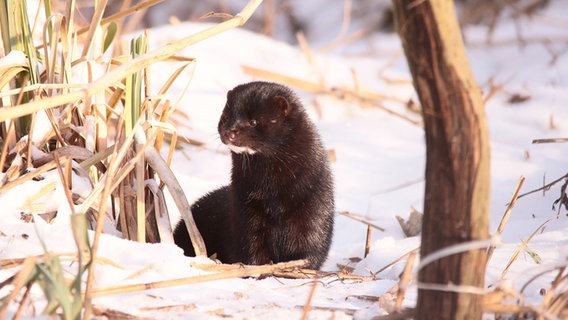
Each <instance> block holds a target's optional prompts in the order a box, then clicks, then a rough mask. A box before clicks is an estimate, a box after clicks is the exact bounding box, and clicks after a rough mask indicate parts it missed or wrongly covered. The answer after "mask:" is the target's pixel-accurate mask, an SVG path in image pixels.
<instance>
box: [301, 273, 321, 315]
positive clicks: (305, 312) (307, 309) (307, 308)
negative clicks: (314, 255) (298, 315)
mask: <svg viewBox="0 0 568 320" xmlns="http://www.w3.org/2000/svg"><path fill="white" fill-rule="evenodd" d="M318 283H319V282H318V281H314V282H313V283H312V290H310V295H309V296H308V301H306V304H305V305H304V308H303V311H302V320H307V319H308V315H309V314H310V310H311V308H312V301H313V299H314V296H315V294H316V288H317V287H318Z"/></svg>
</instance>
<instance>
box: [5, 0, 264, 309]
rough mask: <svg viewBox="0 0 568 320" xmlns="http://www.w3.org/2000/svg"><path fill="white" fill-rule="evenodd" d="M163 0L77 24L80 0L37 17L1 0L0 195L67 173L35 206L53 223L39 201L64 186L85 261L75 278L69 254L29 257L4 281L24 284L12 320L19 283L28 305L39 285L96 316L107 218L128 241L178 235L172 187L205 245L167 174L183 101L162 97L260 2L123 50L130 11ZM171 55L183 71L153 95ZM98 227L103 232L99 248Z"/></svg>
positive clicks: (41, 7)
mask: <svg viewBox="0 0 568 320" xmlns="http://www.w3.org/2000/svg"><path fill="white" fill-rule="evenodd" d="M157 2H159V1H155V0H148V1H142V2H139V3H138V4H136V5H135V6H132V7H123V8H122V10H121V11H120V12H119V13H117V14H114V15H111V16H108V17H106V18H104V19H103V15H104V12H105V8H106V4H107V1H105V0H98V1H95V2H94V8H93V13H92V19H91V20H90V24H89V25H87V26H84V27H81V26H80V25H78V24H76V23H75V16H76V14H77V12H76V2H75V1H59V2H56V1H42V2H39V3H38V7H37V9H36V10H37V11H35V15H34V16H29V13H28V7H27V3H26V1H21V0H8V1H4V2H2V3H0V23H1V24H2V25H1V29H2V34H1V35H2V47H1V51H0V52H1V54H0V57H1V58H0V75H1V76H0V90H1V91H0V147H1V154H0V168H1V169H2V174H1V176H0V178H1V181H0V192H2V193H4V192H7V191H9V190H11V189H13V188H17V187H19V186H21V185H22V184H24V183H26V182H29V181H30V180H31V179H41V176H42V175H43V174H45V173H47V172H50V171H56V172H58V175H59V177H60V183H53V184H49V185H48V186H47V187H45V188H44V189H42V190H41V191H40V193H39V194H32V195H30V196H29V201H28V202H29V205H30V206H33V208H34V211H35V212H36V213H38V214H39V216H41V217H42V218H45V219H46V220H48V221H50V220H52V219H53V218H54V217H56V216H57V215H58V214H61V212H42V210H46V209H45V208H43V209H42V207H41V206H38V205H35V206H34V203H35V201H36V200H38V199H40V198H41V197H42V196H45V195H49V194H51V193H52V192H54V191H55V190H56V189H57V188H60V190H61V189H62V190H63V192H64V193H65V195H66V198H67V201H68V203H69V211H70V213H71V217H72V221H73V226H74V227H73V229H74V232H75V233H76V234H75V239H76V244H77V255H76V257H75V259H77V261H78V262H79V263H78V265H79V270H78V271H79V272H78V273H77V274H76V275H75V278H74V280H73V281H72V284H71V285H69V284H68V282H67V280H66V279H65V277H64V276H63V271H62V269H61V264H60V260H59V259H60V257H59V256H57V255H52V254H50V253H47V252H46V254H45V255H44V256H42V257H29V258H26V259H25V260H23V261H21V264H20V265H21V266H23V269H22V270H21V271H20V272H19V273H18V274H17V275H15V276H14V277H12V278H10V279H8V280H7V281H6V282H5V283H4V284H6V283H11V284H12V285H14V287H15V288H14V290H13V291H12V294H10V295H9V296H8V297H6V298H5V299H4V301H3V303H2V309H0V310H1V314H0V317H2V318H3V315H4V314H5V312H6V310H7V305H8V304H9V303H10V302H11V301H12V300H13V299H14V297H15V295H16V294H18V293H19V292H20V289H21V288H27V290H26V293H25V294H24V298H23V299H22V300H23V301H22V302H21V305H24V301H25V300H26V297H27V295H28V294H29V289H30V287H31V285H32V284H33V283H35V282H37V283H39V284H40V285H41V287H42V288H43V290H44V292H45V294H46V296H47V297H48V300H49V305H48V308H47V309H46V312H47V313H54V312H56V311H57V310H62V314H63V315H64V317H65V318H66V319H71V318H74V319H76V318H78V317H80V315H81V310H82V309H83V308H85V309H86V311H87V312H90V298H91V296H92V292H91V288H92V283H93V275H94V271H93V270H94V267H95V263H93V261H94V259H95V258H96V254H97V249H98V241H99V238H100V234H101V233H103V232H104V225H105V223H110V225H112V226H113V227H114V228H116V229H117V230H120V231H121V232H122V235H123V237H124V238H127V239H131V240H137V241H149V242H159V241H172V240H171V238H172V235H171V227H170V221H169V218H168V214H167V207H166V204H165V202H164V196H163V189H164V187H167V188H168V189H169V191H170V193H171V194H172V196H173V198H174V200H175V203H176V205H177V206H178V208H179V210H180V212H181V213H182V216H183V217H184V219H185V220H186V222H189V223H188V228H189V229H190V230H189V231H190V235H191V238H192V241H193V243H194V247H195V249H196V252H197V253H199V254H206V252H205V246H204V245H203V241H202V239H201V236H200V235H199V232H198V231H197V229H196V227H195V224H194V223H192V222H193V219H192V217H191V212H190V210H189V204H188V203H187V200H186V197H185V195H184V193H183V190H182V189H181V187H180V186H179V184H178V183H177V181H176V179H175V176H174V175H173V173H172V172H171V171H170V169H169V165H168V164H169V162H170V161H171V157H172V153H173V151H174V147H175V145H176V140H177V135H176V130H175V127H174V126H173V125H171V123H170V121H169V120H170V117H171V115H172V113H173V112H175V109H176V105H175V103H173V102H172V101H170V100H169V99H167V98H164V97H165V93H166V92H167V91H168V89H169V88H170V87H171V85H172V84H173V82H174V81H188V80H187V79H178V77H179V76H180V74H182V71H184V70H185V69H187V68H188V67H190V66H191V65H192V63H193V61H194V60H193V59H192V58H191V57H183V56H178V55H177V53H178V52H179V51H180V50H182V49H183V48H185V47H187V46H190V45H192V44H194V43H196V42H198V41H201V40H203V39H206V38H209V37H211V36H214V35H215V34H218V33H220V32H222V31H225V30H227V29H230V28H234V27H237V26H240V25H242V24H244V23H245V22H246V20H247V19H248V18H249V17H250V15H251V14H252V13H253V12H254V10H255V9H256V8H257V7H258V5H259V4H260V2H261V1H251V2H250V3H249V4H248V5H247V6H246V7H245V8H244V9H243V11H242V12H241V13H240V15H238V16H236V17H234V18H231V19H228V20H226V21H224V22H222V23H219V24H218V25H216V26H213V27H211V28H209V29H206V30H204V31H203V32H200V33H198V34H194V35H187V37H185V38H183V39H181V40H177V41H174V42H172V43H169V44H167V45H165V46H163V47H161V48H158V49H155V50H150V49H149V48H148V38H147V35H146V34H145V33H143V34H141V35H140V36H138V37H135V38H133V39H131V40H130V42H129V45H127V46H123V44H122V41H121V38H122V34H121V32H120V31H121V30H122V29H123V25H122V24H123V19H124V17H126V16H128V15H129V14H132V13H134V12H136V11H138V10H142V9H145V8H147V7H149V6H151V5H153V4H155V3H157ZM53 8H62V11H61V12H59V11H56V10H54V9H53ZM166 62H175V63H176V64H175V65H176V66H177V69H175V70H174V71H173V72H172V74H171V76H170V77H169V79H168V80H167V81H166V82H165V83H164V84H162V85H161V87H160V89H159V90H158V91H157V92H155V91H154V90H153V88H155V86H154V87H151V86H150V83H151V79H150V73H149V72H148V68H149V67H150V65H155V64H160V63H166ZM40 123H41V124H43V126H42V125H39V124H40ZM38 128H45V129H38ZM165 140H168V141H167V142H169V143H170V151H169V155H168V157H167V159H163V158H162V157H161V155H160V154H159V153H158V150H161V148H162V146H163V145H164V142H165ZM75 177H82V178H84V179H88V181H89V184H90V188H89V190H88V192H86V193H85V192H79V191H78V190H77V188H75V185H74V183H73V182H74V178H75ZM28 202H27V203H28ZM107 225H108V224H107ZM88 228H90V229H92V230H95V236H94V239H93V242H92V243H89V241H88V237H87V229H88ZM85 273H86V274H87V282H86V284H85V285H83V286H82V284H81V279H82V275H83V274H85Z"/></svg>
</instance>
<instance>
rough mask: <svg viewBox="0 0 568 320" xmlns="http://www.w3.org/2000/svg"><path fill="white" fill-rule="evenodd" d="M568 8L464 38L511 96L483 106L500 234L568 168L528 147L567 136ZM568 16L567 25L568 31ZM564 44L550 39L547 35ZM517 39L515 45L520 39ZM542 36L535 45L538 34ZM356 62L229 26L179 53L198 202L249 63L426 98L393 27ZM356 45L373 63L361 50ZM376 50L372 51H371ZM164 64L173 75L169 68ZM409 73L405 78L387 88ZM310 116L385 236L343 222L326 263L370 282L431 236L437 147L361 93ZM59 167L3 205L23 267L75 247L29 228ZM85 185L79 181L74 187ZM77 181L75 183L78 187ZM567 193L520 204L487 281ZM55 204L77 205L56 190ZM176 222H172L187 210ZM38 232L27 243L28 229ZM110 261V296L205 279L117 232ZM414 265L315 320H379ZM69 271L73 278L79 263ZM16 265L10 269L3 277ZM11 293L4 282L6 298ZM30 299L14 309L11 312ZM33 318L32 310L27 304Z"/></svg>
mask: <svg viewBox="0 0 568 320" xmlns="http://www.w3.org/2000/svg"><path fill="white" fill-rule="evenodd" d="M566 9H568V6H566V4H565V3H563V2H562V1H553V2H552V4H551V6H550V7H549V8H548V9H547V10H545V11H544V12H542V13H540V14H538V15H537V16H536V17H533V19H531V20H528V19H521V20H520V22H521V23H520V26H521V33H522V35H523V36H525V37H526V39H527V43H526V44H525V45H524V46H520V45H518V43H516V40H517V38H516V32H517V31H516V30H515V24H514V23H513V22H504V23H502V24H500V25H499V26H498V28H497V30H496V31H495V34H494V36H493V38H492V39H493V44H492V45H490V44H488V43H487V41H486V40H487V34H486V29H485V28H481V27H470V28H468V29H467V30H466V32H465V36H466V39H467V41H468V45H469V46H468V53H469V55H470V63H471V65H472V68H473V70H474V73H475V75H476V77H477V79H478V82H479V83H480V85H481V87H482V89H483V90H484V92H485V93H487V92H489V91H490V85H489V83H490V79H492V81H493V83H494V84H495V85H502V86H503V88H502V89H501V90H500V91H498V92H497V93H496V95H495V96H493V97H492V98H491V99H490V100H489V101H488V103H487V105H486V111H487V115H488V118H489V124H490V133H491V143H492V200H491V233H493V232H494V231H495V230H496V228H497V225H498V224H499V221H500V219H501V216H502V215H503V213H504V211H505V205H506V203H507V202H508V201H509V199H510V197H511V195H512V193H513V190H514V188H515V186H516V184H517V181H518V179H519V177H520V176H525V177H526V182H525V184H524V187H523V189H522V191H521V192H526V191H530V190H533V189H536V188H539V187H541V186H542V185H543V179H546V181H547V182H550V181H552V180H554V179H556V178H558V177H560V176H563V175H564V174H566V172H567V171H568V166H567V165H566V164H567V159H568V145H566V144H558V143H557V144H536V145H535V144H531V141H532V140H533V139H537V138H555V137H568V108H567V107H566V105H565V104H566V101H568V78H567V77H568V56H567V54H566V51H567V48H568V45H567V40H568V34H567V32H566V30H568V25H567V24H568V23H566V22H565V20H562V19H563V18H562V16H561V15H562V12H565V10H566ZM559 22H560V23H559ZM204 27H206V25H204V24H192V23H186V24H181V25H178V26H165V27H160V28H155V29H153V30H152V31H151V32H150V37H151V39H152V40H153V44H152V47H154V48H155V47H157V46H160V45H163V44H165V43H167V42H168V41H171V40H174V39H178V38H181V37H183V36H186V35H189V34H192V33H195V32H196V31H198V30H200V29H202V28H204ZM547 38H550V39H562V38H563V39H564V41H563V42H561V41H558V40H557V41H552V42H546V41H541V40H544V39H547ZM509 40H514V41H511V42H510V43H509V42H508V41H509ZM537 40H538V41H537ZM345 51H348V53H345V52H344V53H335V54H321V55H319V54H316V55H315V62H314V63H311V62H309V60H308V59H307V58H306V56H305V54H304V53H303V52H302V51H301V50H300V49H298V48H296V47H292V46H290V45H287V44H284V43H280V42H275V41H273V40H271V39H268V38H265V37H263V36H260V35H257V34H254V33H251V32H248V31H244V30H232V31H229V32H227V33H224V34H222V35H219V36H217V37H214V38H211V39H208V40H206V41H204V42H202V43H199V44H197V45H194V46H192V47H190V48H188V49H187V50H185V51H184V52H181V53H180V54H181V55H185V56H191V57H196V58H197V63H196V65H195V68H194V70H193V72H191V73H190V72H187V75H186V77H187V78H189V77H191V78H192V80H191V84H190V87H189V91H188V92H187V94H186V95H185V96H184V97H183V99H182V101H181V102H180V105H179V108H180V109H181V110H182V111H183V112H185V113H187V114H188V115H189V116H190V118H189V121H188V122H187V126H180V127H178V129H179V131H180V133H182V134H183V135H187V136H190V137H193V138H197V139H200V140H202V141H205V142H206V145H205V147H203V148H195V147H185V149H184V150H183V152H180V151H178V152H177V153H176V154H175V157H174V161H173V165H172V169H173V171H174V172H175V173H176V175H177V178H178V179H179V180H180V182H181V184H182V186H183V187H184V188H185V191H186V193H187V197H188V198H189V200H190V202H193V201H194V200H196V199H197V198H199V197H200V196H201V195H203V194H204V193H205V192H207V191H210V190H212V189H213V188H215V187H217V186H220V185H222V184H225V183H227V182H228V177H229V170H230V157H229V153H228V151H227V150H226V148H225V147H224V146H223V145H222V144H221V142H220V141H219V139H218V135H217V133H216V126H217V122H218V119H219V116H220V113H221V110H222V107H223V105H224V99H225V93H226V91H227V90H229V89H231V88H232V87H234V86H235V85H237V84H239V83H243V82H246V81H250V80H253V79H255V78H253V77H251V76H250V75H247V74H245V73H244V72H243V69H242V65H246V66H253V67H257V68H262V69H267V70H270V71H274V72H277V73H282V74H286V75H288V76H293V77H297V78H301V79H306V80H310V81H313V82H317V81H319V79H323V80H324V82H325V84H326V86H327V87H345V88H353V86H354V76H353V75H354V74H355V75H356V78H357V80H358V81H359V85H360V86H361V87H362V88H364V89H365V90H368V91H371V92H376V93H381V94H386V95H389V96H394V97H397V98H399V99H402V100H408V99H414V100H416V98H415V94H414V91H413V88H412V86H411V84H410V74H409V72H408V69H407V67H406V62H405V59H404V55H403V52H402V49H401V47H400V43H399V40H398V38H397V36H396V35H395V34H382V33H377V34H375V35H373V36H372V37H370V39H368V41H365V42H363V43H359V44H355V45H352V46H351V47H350V49H349V50H345ZM358 52H359V53H360V54H358ZM363 53H364V54H363ZM164 66H165V65H164V64H158V65H156V66H154V67H153V69H152V71H153V75H152V76H153V78H152V81H153V83H156V84H157V83H160V82H162V81H164V80H165V79H166V78H167V77H168V76H169V75H170V73H171V70H173V69H172V68H169V67H168V66H166V67H167V68H166V67H164ZM164 71H165V72H164ZM390 80H402V81H395V82H393V81H390ZM183 87H184V84H183V83H181V82H179V83H178V85H177V87H175V88H174V89H173V90H172V91H171V92H170V95H171V96H172V98H173V99H172V100H173V101H175V100H176V99H175V97H177V96H178V95H179V94H180V93H181V92H182V90H183ZM298 93H299V95H300V96H301V97H302V99H303V101H304V103H305V105H306V107H307V108H308V109H309V111H310V113H311V114H312V115H313V119H314V121H315V122H316V123H317V125H318V127H319V129H320V132H321V135H322V137H323V140H324V142H325V144H326V147H327V148H328V149H332V150H334V151H335V153H336V156H337V160H336V161H335V162H334V163H333V171H334V174H335V179H336V206H337V210H338V211H349V212H351V213H353V214H356V215H359V216H361V217H362V218H364V219H366V220H369V221H371V222H372V223H374V224H377V225H379V226H381V227H384V228H385V229H386V231H385V232H379V231H374V232H373V238H372V246H371V252H370V254H369V256H367V257H366V258H364V259H362V260H361V261H360V262H353V261H351V260H350V258H363V252H364V244H365V234H366V226H365V225H363V224H362V223H359V222H356V221H353V220H351V219H348V218H346V217H344V216H341V215H338V216H337V220H336V228H335V235H334V241H333V245H332V248H331V252H330V255H329V259H328V261H327V262H326V264H325V265H324V267H323V268H322V269H323V270H326V271H337V270H338V266H337V264H342V265H349V266H352V267H354V268H355V271H354V273H355V274H359V275H370V274H371V273H375V272H377V271H378V270H380V269H381V268H382V267H383V266H385V265H387V264H389V263H391V262H393V261H394V260H395V259H397V258H398V257H400V256H402V255H403V254H405V253H407V252H409V251H411V250H412V249H414V248H416V247H418V246H419V237H413V238H406V237H405V236H404V235H403V232H402V230H401V229H400V227H399V225H398V223H397V221H396V220H395V216H396V215H401V216H403V217H407V216H408V214H409V212H410V210H411V208H412V207H414V208H417V209H418V210H421V208H422V201H423V188H424V181H423V176H424V163H425V145H424V134H423V130H422V129H421V128H420V127H419V126H417V125H415V124H412V123H410V122H409V121H406V120H403V119H401V118H399V117H396V116H393V115H391V114H388V113H386V112H385V111H383V110H381V109H379V108H373V107H371V108H364V107H363V106H361V105H360V104H358V103H356V102H354V101H350V100H340V99H337V98H335V97H331V96H318V95H313V94H309V93H306V92H302V91H298ZM514 94H519V95H527V96H529V97H530V99H529V100H527V101H525V102H522V103H518V104H511V103H509V102H508V99H509V98H510V97H511V96H512V95H514ZM384 105H385V106H386V107H388V108H391V109H394V110H396V111H398V112H400V113H402V114H404V115H406V116H407V117H409V118H411V119H415V120H418V119H419V116H418V115H417V114H414V113H412V112H410V111H408V110H406V109H405V107H404V106H403V105H402V104H401V103H399V102H396V101H391V100H387V101H385V102H384ZM55 180H57V174H56V173H55V174H53V175H46V179H45V180H43V181H40V182H35V181H34V182H29V183H27V184H26V185H25V186H23V187H22V188H17V189H13V190H11V191H10V192H8V193H5V194H1V195H0V203H2V205H3V206H4V209H3V210H2V211H3V212H2V219H1V222H0V259H9V258H21V257H25V256H28V255H37V254H41V253H43V249H42V246H41V245H40V242H39V239H43V241H45V243H46V245H47V248H48V249H49V250H51V251H54V252H74V251H75V246H74V243H73V240H72V235H71V232H70V231H69V224H68V220H67V217H66V216H63V215H62V216H63V217H62V218H57V219H55V223H54V224H52V225H48V224H45V223H42V222H41V221H42V220H41V219H36V221H38V223H37V224H36V225H35V226H34V225H32V224H29V223H24V222H23V221H21V219H20V212H22V211H26V212H29V206H28V207H27V208H28V209H26V210H21V208H22V206H23V203H24V201H25V199H26V198H27V197H28V196H29V195H30V194H33V193H35V192H34V190H39V189H40V188H41V187H42V186H43V185H45V184H46V183H48V182H49V181H55ZM76 184H77V185H79V181H77V183H76ZM74 185H75V183H74ZM559 195H560V184H558V185H555V186H553V187H552V188H551V189H550V190H549V191H547V192H546V193H545V194H544V195H543V193H542V192H538V193H534V194H532V195H529V196H526V197H523V198H521V199H519V201H518V203H517V205H516V207H515V208H514V210H513V213H512V216H511V218H510V220H509V222H508V224H507V226H506V228H505V231H504V234H503V237H502V240H503V241H504V244H503V245H502V246H501V247H499V248H498V249H497V250H496V252H495V254H494V256H493V259H492V260H491V263H490V265H489V268H488V272H487V285H492V284H495V281H496V280H497V279H498V278H499V276H500V274H501V272H502V271H503V270H504V269H505V266H506V264H507V262H508V260H509V259H510V257H511V255H512V254H513V252H514V251H515V250H516V249H517V248H518V247H519V245H520V244H521V240H523V239H527V238H528V237H529V236H530V235H531V234H532V233H533V232H534V231H535V230H537V228H538V227H539V226H540V225H541V224H542V223H544V222H545V221H546V220H547V219H550V218H553V217H556V214H557V213H556V211H554V210H552V209H551V207H552V203H553V201H554V200H555V199H556V198H558V197H559ZM50 199H51V200H49V201H47V200H42V201H46V204H48V205H52V206H54V207H56V208H57V207H58V206H61V208H63V207H65V206H66V205H67V204H66V202H64V201H59V202H58V199H62V198H61V197H60V196H59V197H58V196H57V195H55V196H51V198H50ZM560 213H561V214H560V215H559V216H558V218H555V219H552V220H551V221H549V222H548V223H547V224H546V225H545V227H544V228H543V230H541V231H540V232H538V235H536V236H535V237H534V238H533V239H532V240H531V241H530V243H529V245H528V246H529V248H530V249H531V250H532V251H533V252H535V253H537V254H538V256H540V258H541V259H542V262H541V263H540V264H537V263H536V262H535V261H534V260H533V258H531V257H530V256H529V255H528V254H526V253H525V252H523V253H522V254H521V256H520V257H519V258H518V259H517V260H516V261H515V263H514V264H513V265H512V267H511V270H510V271H509V273H508V275H507V277H506V279H507V280H509V281H510V282H509V283H508V284H510V285H511V286H512V287H513V288H515V289H517V290H520V289H521V288H522V286H523V285H524V284H525V283H527V281H528V280H529V279H531V278H532V277H534V276H536V275H537V274H539V273H541V272H542V271H544V270H547V269H548V268H550V267H551V266H554V265H556V264H558V263H562V262H564V263H565V262H566V257H567V255H568V232H567V230H568V220H567V218H566V210H564V209H562V210H561V211H560ZM174 215H175V213H174ZM24 234H25V235H27V236H29V237H24V236H23V235H24ZM99 255H100V256H102V257H104V258H106V259H108V260H109V261H112V264H111V263H102V264H101V265H99V266H98V267H97V275H96V286H97V287H99V288H106V287H112V286H119V285H124V284H132V283H145V282H151V281H160V280H168V279H176V278H182V277H190V276H195V275H199V274H204V273H205V272H204V271H201V270H199V269H195V268H191V267H190V266H189V264H190V263H191V262H192V261H195V260H196V259H192V258H187V257H184V256H183V255H182V252H181V249H178V248H177V247H176V246H175V245H172V244H139V243H134V242H130V241H126V240H121V239H119V238H116V237H114V236H110V235H105V236H104V237H103V238H102V243H101V248H100V249H99ZM201 262H206V261H204V260H203V259H201ZM404 265H405V260H402V261H400V262H398V263H396V264H395V265H394V266H392V267H390V268H388V269H386V270H385V271H383V272H382V273H380V274H377V275H376V276H377V278H378V279H379V280H376V281H372V282H363V283H357V282H351V281H343V282H342V281H336V279H335V278H326V279H322V281H321V282H320V283H319V285H318V288H317V289H316V291H315V296H314V299H313V301H312V306H313V308H314V310H313V311H312V312H311V313H310V319H329V318H332V317H335V318H337V319H351V318H355V319H369V318H371V317H373V316H376V315H381V314H384V313H385V310H384V309H383V308H382V307H381V305H380V304H379V303H377V302H373V301H368V300H364V299H361V298H359V297H363V296H374V297H378V296H381V295H384V294H385V293H387V292H388V291H389V290H390V289H391V288H392V287H393V286H394V285H395V284H396V283H397V282H398V279H399V274H400V272H401V271H402V269H403V267H404ZM68 267H69V269H70V270H75V269H74V268H73V266H72V265H70V266H68ZM15 271H17V270H15V269H5V270H0V280H4V279H6V278H7V277H8V276H10V275H12V274H13V273H14V272H15ZM552 276H553V274H551V273H548V274H546V275H545V276H542V277H539V278H537V279H536V280H535V281H533V282H532V284H531V285H529V286H528V287H527V288H526V289H525V291H524V292H523V295H524V296H525V297H526V298H527V303H529V304H533V305H537V304H538V303H539V302H540V299H541V296H540V294H539V290H540V289H541V288H549V287H550V280H551V279H552ZM311 289H312V285H311V282H310V281H308V280H290V279H278V278H273V277H269V278H266V279H263V280H256V279H252V278H248V279H232V280H222V281H215V282H208V283H202V284H193V285H185V286H177V287H172V288H165V289H154V290H149V291H144V292H139V293H131V294H120V295H111V296H102V297H99V298H96V299H95V300H94V304H95V305H96V306H97V307H100V308H108V309H112V310H120V311H122V312H126V313H129V314H132V315H136V316H140V317H144V318H155V319H170V318H176V317H180V318H181V317H184V318H196V319H201V318H212V319H214V318H223V317H226V316H231V317H233V318H236V319H244V318H247V319H266V318H271V319H273V320H276V319H296V318H299V317H300V315H301V313H302V307H303V306H304V305H305V303H306V301H307V298H308V295H309V293H310V291H311ZM9 290H10V288H9V287H4V288H1V289H0V296H4V295H6V294H7V292H8V291H9ZM415 298H416V292H415V290H410V292H409V293H408V295H407V297H406V300H405V303H404V304H405V305H406V306H414V304H415ZM32 301H33V302H34V305H35V306H36V312H39V311H40V310H42V308H43V306H44V305H45V300H44V299H43V296H42V293H41V291H40V290H39V288H36V290H34V291H33V293H32ZM16 308H17V306H16V305H12V306H11V307H10V312H15V311H16ZM30 312H31V311H30Z"/></svg>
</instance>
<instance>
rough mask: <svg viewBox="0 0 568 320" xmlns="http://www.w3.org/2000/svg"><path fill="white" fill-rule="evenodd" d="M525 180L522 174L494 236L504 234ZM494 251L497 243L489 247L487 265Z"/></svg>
mask: <svg viewBox="0 0 568 320" xmlns="http://www.w3.org/2000/svg"><path fill="white" fill-rule="evenodd" d="M524 182H525V177H523V176H521V177H520V178H519V182H518V183H517V187H516V188H515V192H513V196H512V197H511V201H510V202H509V205H508V206H507V210H505V214H504V215H503V217H502V218H501V222H500V223H499V227H497V231H496V232H495V235H494V237H501V235H502V234H503V230H504V229H505V225H506V224H507V222H508V221H509V217H510V216H511V212H512V211H513V207H514V206H515V203H516V202H517V199H518V198H519V192H520V191H521V188H522V186H523V183H524ZM493 251H495V245H491V246H490V247H489V249H488V250H487V261H486V263H487V265H489V261H490V260H491V256H492V255H493Z"/></svg>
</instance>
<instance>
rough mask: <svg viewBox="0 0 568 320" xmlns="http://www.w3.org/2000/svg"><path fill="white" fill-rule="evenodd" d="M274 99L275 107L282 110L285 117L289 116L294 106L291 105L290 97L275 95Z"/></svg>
mask: <svg viewBox="0 0 568 320" xmlns="http://www.w3.org/2000/svg"><path fill="white" fill-rule="evenodd" d="M273 100H274V108H276V109H277V110H280V111H281V112H282V114H284V116H285V117H286V116H288V114H290V112H291V111H292V110H291V108H292V106H290V103H289V102H288V99H286V98H284V97H283V96H275V97H274V98H273Z"/></svg>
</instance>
